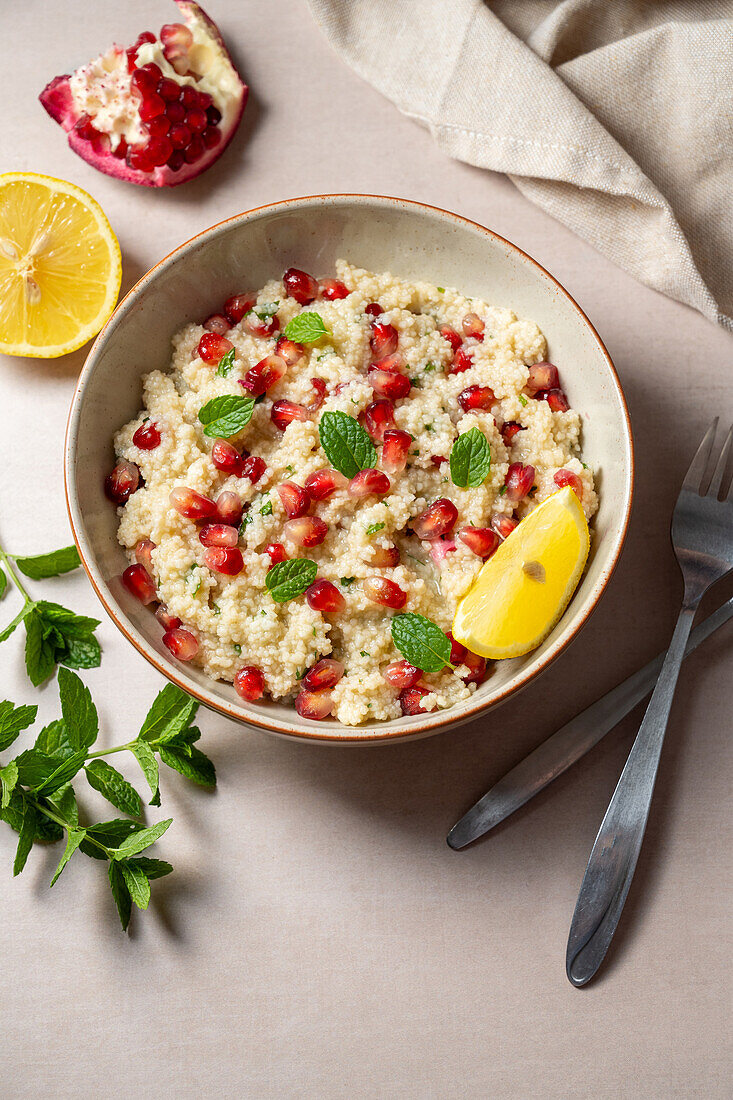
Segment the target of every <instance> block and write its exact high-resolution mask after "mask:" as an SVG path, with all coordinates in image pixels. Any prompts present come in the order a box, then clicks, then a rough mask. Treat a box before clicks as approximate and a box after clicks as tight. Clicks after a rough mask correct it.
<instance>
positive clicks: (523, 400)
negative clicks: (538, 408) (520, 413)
mask: <svg viewBox="0 0 733 1100" xmlns="http://www.w3.org/2000/svg"><path fill="white" fill-rule="evenodd" d="M519 404H520V405H521V406H522V408H523V409H526V408H527V405H528V404H529V402H528V401H527V398H526V397H525V396H524V394H523V393H520V395H519Z"/></svg>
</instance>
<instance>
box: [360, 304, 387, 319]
mask: <svg viewBox="0 0 733 1100" xmlns="http://www.w3.org/2000/svg"><path fill="white" fill-rule="evenodd" d="M364 312H365V313H366V315H367V317H381V316H382V314H383V313H384V310H383V309H382V307H381V306H380V304H379V302H370V303H369V305H368V306H364Z"/></svg>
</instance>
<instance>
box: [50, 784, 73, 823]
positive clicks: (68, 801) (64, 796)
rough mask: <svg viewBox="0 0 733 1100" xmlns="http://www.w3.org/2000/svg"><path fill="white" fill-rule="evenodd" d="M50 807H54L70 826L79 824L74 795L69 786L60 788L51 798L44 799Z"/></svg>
mask: <svg viewBox="0 0 733 1100" xmlns="http://www.w3.org/2000/svg"><path fill="white" fill-rule="evenodd" d="M44 801H45V802H47V803H48V804H49V805H50V806H55V807H56V809H57V810H58V812H59V814H60V815H61V817H63V819H64V820H65V821H68V822H69V823H70V824H71V825H78V824H79V808H78V806H77V805H76V795H75V794H74V788H73V787H72V786H71V784H70V783H69V784H67V785H66V786H65V787H60V788H59V790H57V791H56V792H55V793H54V795H53V797H51V798H46V799H44Z"/></svg>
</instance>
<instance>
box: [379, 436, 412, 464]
mask: <svg viewBox="0 0 733 1100" xmlns="http://www.w3.org/2000/svg"><path fill="white" fill-rule="evenodd" d="M411 443H412V436H411V435H410V433H409V432H403V431H401V430H400V429H399V428H388V429H387V430H386V431H385V433H384V446H383V447H382V459H381V461H382V465H383V466H384V468H385V470H389V472H390V473H391V474H396V473H398V472H399V471H400V470H404V468H405V466H406V465H407V452H408V451H409V449H410V444H411Z"/></svg>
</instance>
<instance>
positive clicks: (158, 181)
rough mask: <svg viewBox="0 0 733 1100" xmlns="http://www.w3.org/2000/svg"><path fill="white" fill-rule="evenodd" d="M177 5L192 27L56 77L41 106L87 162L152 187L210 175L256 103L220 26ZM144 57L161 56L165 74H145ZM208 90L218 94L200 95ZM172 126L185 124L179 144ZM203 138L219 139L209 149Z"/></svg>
mask: <svg viewBox="0 0 733 1100" xmlns="http://www.w3.org/2000/svg"><path fill="white" fill-rule="evenodd" d="M176 2H177V3H178V6H179V8H180V10H181V14H182V17H183V20H184V22H181V23H168V24H166V25H165V26H163V27H161V30H160V35H159V37H157V38H156V36H155V35H154V34H152V32H150V31H145V32H144V33H143V34H141V35H140V36H139V37H138V39H137V41H136V42H135V43H134V45H132V46H130V47H128V48H127V49H122V48H121V47H119V46H112V47H110V48H109V49H108V50H107V51H106V52H105V53H104V54H102V55H101V56H100V57H98V58H96V59H95V60H94V61H91V62H90V63H89V64H87V65H84V66H82V67H81V68H80V69H77V70H76V72H75V73H74V74H72V75H64V76H57V77H55V78H54V79H53V80H52V81H51V82H50V84H48V85H47V86H46V87H45V88H44V90H43V92H42V93H41V95H40V97H39V98H40V101H41V103H42V104H43V106H44V107H45V109H46V111H47V112H48V113H49V115H50V116H51V118H53V119H54V120H55V121H56V122H58V123H59V125H61V126H62V127H63V129H64V130H66V131H68V142H69V145H70V146H71V148H72V149H73V150H74V152H75V153H77V154H78V155H79V156H80V157H81V158H82V159H83V160H85V161H87V163H89V164H91V165H92V166H93V167H94V168H97V169H98V170H99V171H100V172H105V173H106V174H107V175H110V176H116V177H117V178H118V179H123V180H127V181H128V182H129V183H136V184H141V185H143V186H146V187H172V186H174V185H175V184H178V183H185V182H186V180H190V179H193V178H194V177H195V176H198V175H200V174H201V172H204V171H205V170H206V169H207V168H208V167H210V165H212V164H213V163H214V161H215V160H216V159H217V158H218V157H219V156H221V154H222V153H223V151H224V149H225V148H226V146H227V145H228V144H229V142H230V141H231V139H232V137H233V135H234V133H235V131H236V129H237V126H238V125H239V121H240V119H241V117H242V111H243V110H244V105H245V103H246V100H247V91H248V89H247V86H246V85H245V84H244V83H243V82H242V80H241V79H240V77H239V75H238V73H237V72H236V70H235V69H234V66H233V65H232V62H231V58H230V57H229V54H228V52H227V50H226V47H225V46H224V43H223V41H222V38H221V35H220V33H219V30H218V28H217V26H216V24H214V23H212V21H211V20H210V19H209V18H208V16H207V15H206V14H205V12H203V11H202V9H201V8H200V7H199V6H198V4H196V3H194V2H192V0H176ZM194 26H195V27H196V36H197V37H196V41H195V42H194V36H193V34H192V30H191V28H192V27H194ZM143 51H144V52H143ZM139 54H140V55H141V59H142V58H144V56H145V54H147V56H151V54H154V55H155V56H156V57H159V58H160V65H156V64H155V63H154V62H152V61H151V62H148V63H147V64H142V65H139V57H138V55H139ZM161 54H162V57H161V56H160V55H161ZM183 78H185V79H186V80H187V81H189V82H190V81H193V83H192V84H191V83H186V84H184V83H183ZM204 82H205V83H206V87H207V88H209V89H210V90H211V94H209V92H203V91H201V90H199V89H200V87H201V84H202V83H204ZM209 112H212V113H211V114H210V113H209ZM166 123H168V124H173V125H178V126H181V125H184V124H185V125H184V129H183V130H177V131H176V132H175V135H174V136H175V142H174V141H172V140H171V135H172V134H173V126H171V127H170V129H169V128H168V126H167V125H166ZM201 130H203V132H204V134H206V133H208V132H209V131H211V137H209V138H208V139H207V140H206V141H205V142H204V141H202V140H201V137H200V132H201ZM131 139H133V140H134V144H132V145H131V144H130V140H131ZM184 140H186V142H187V144H186V145H184V144H183V141H184Z"/></svg>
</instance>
